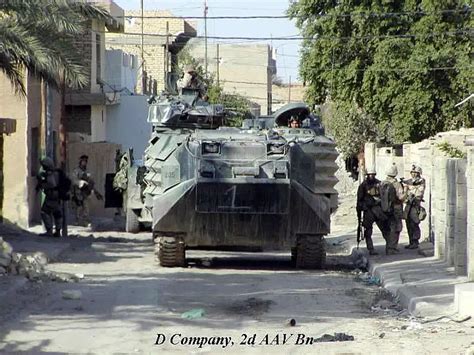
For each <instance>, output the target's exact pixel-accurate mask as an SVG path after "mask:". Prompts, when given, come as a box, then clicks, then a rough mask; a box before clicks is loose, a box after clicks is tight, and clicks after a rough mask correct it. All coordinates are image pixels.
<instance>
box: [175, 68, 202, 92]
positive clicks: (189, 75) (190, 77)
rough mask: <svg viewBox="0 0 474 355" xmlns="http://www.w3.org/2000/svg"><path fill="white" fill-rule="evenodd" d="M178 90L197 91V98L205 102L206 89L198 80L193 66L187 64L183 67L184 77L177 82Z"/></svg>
mask: <svg viewBox="0 0 474 355" xmlns="http://www.w3.org/2000/svg"><path fill="white" fill-rule="evenodd" d="M178 88H179V89H180V90H182V89H195V90H198V91H199V97H200V98H201V99H203V100H206V101H207V87H206V85H205V84H204V83H203V82H202V80H201V79H200V78H199V76H198V73H197V71H196V68H195V67H194V65H191V64H188V65H186V66H185V67H184V76H183V77H182V78H181V79H180V80H178Z"/></svg>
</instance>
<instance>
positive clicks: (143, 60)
mask: <svg viewBox="0 0 474 355" xmlns="http://www.w3.org/2000/svg"><path fill="white" fill-rule="evenodd" d="M140 8H141V12H142V14H141V21H142V36H141V47H142V48H141V54H142V83H143V78H144V76H145V56H144V52H143V0H140ZM142 91H143V94H144V93H145V88H144V87H143V88H142Z"/></svg>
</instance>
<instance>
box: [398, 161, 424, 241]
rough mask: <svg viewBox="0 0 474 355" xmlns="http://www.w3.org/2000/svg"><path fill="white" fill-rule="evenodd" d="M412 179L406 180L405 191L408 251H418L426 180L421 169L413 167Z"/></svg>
mask: <svg viewBox="0 0 474 355" xmlns="http://www.w3.org/2000/svg"><path fill="white" fill-rule="evenodd" d="M410 174H411V179H409V180H404V181H403V182H404V184H405V191H406V193H407V203H406V206H405V223H406V226H407V232H408V238H409V241H410V244H409V245H406V246H405V248H406V249H417V248H418V244H419V240H420V237H421V231H420V217H419V213H420V209H421V201H423V195H424V193H425V185H426V183H425V179H423V178H422V177H421V174H422V170H421V167H419V166H416V165H413V166H412V168H411V171H410Z"/></svg>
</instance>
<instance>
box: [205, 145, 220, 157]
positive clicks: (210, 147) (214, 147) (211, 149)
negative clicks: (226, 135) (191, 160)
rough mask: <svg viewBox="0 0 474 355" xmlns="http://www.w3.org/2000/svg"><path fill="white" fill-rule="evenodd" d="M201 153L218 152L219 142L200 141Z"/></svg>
mask: <svg viewBox="0 0 474 355" xmlns="http://www.w3.org/2000/svg"><path fill="white" fill-rule="evenodd" d="M201 152H202V154H203V155H204V154H220V153H221V144H220V143H217V142H205V143H202V150H201Z"/></svg>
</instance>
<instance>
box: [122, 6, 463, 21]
mask: <svg viewBox="0 0 474 355" xmlns="http://www.w3.org/2000/svg"><path fill="white" fill-rule="evenodd" d="M471 11H472V10H471V8H464V9H452V10H439V11H405V12H351V13H342V14H311V15H309V16H306V15H295V16H289V15H253V16H206V17H205V16H169V15H168V16H159V15H155V16H144V17H143V18H144V19H189V20H203V19H205V18H207V19H208V20H256V19H292V18H315V17H316V18H324V17H382V18H386V17H398V16H429V15H447V14H456V13H466V14H470V13H471ZM114 17H116V18H141V16H135V15H124V16H114Z"/></svg>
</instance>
